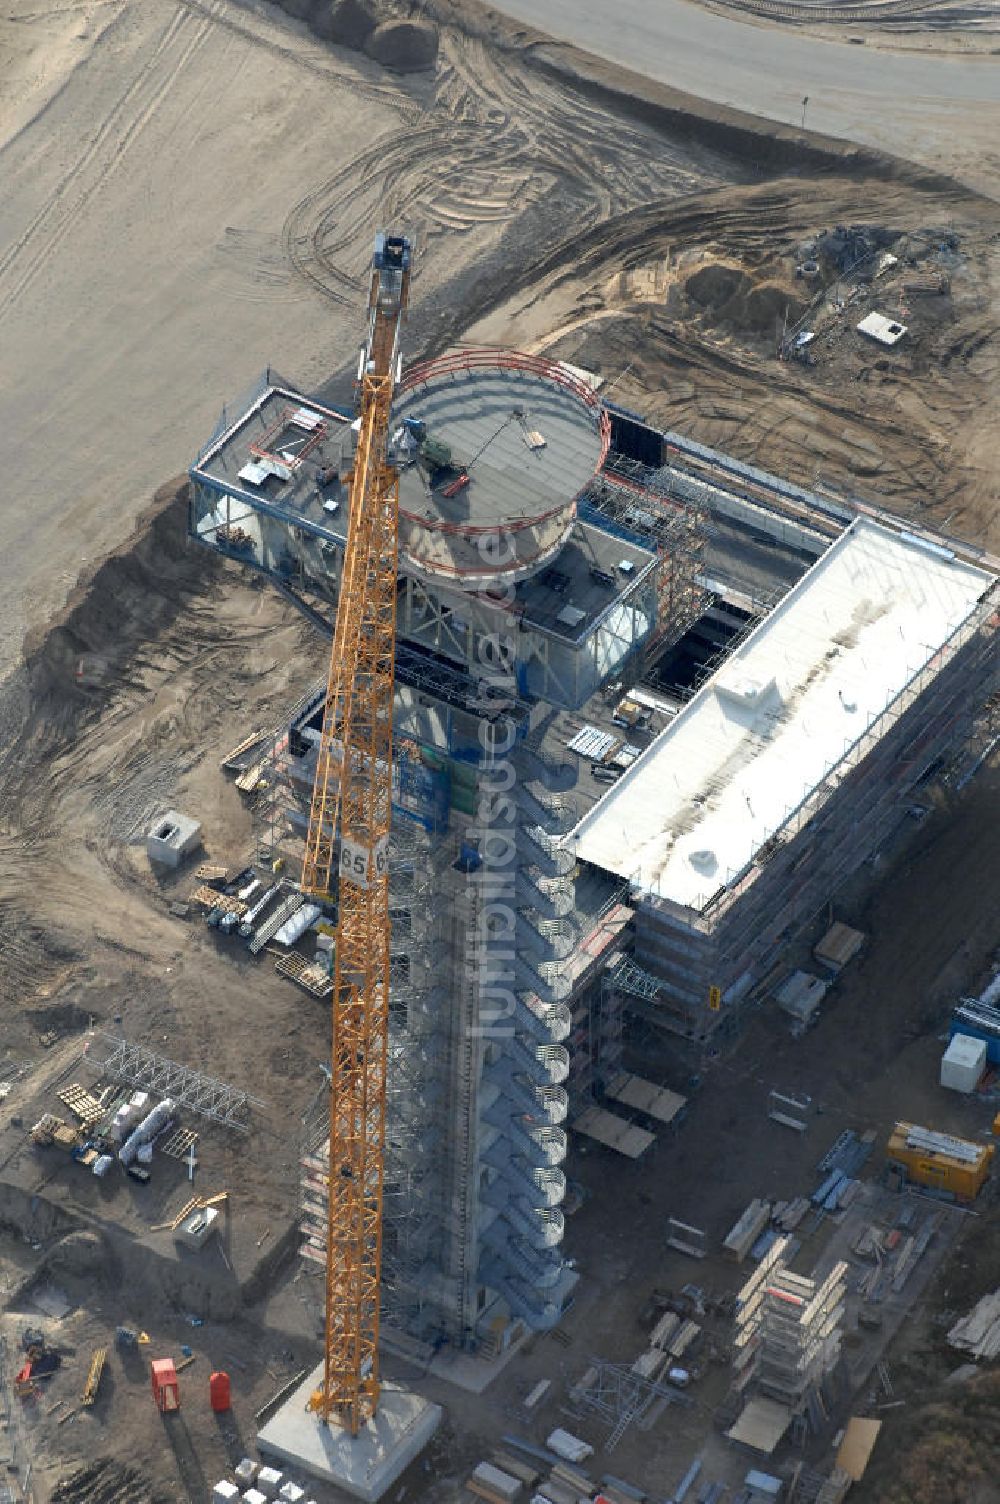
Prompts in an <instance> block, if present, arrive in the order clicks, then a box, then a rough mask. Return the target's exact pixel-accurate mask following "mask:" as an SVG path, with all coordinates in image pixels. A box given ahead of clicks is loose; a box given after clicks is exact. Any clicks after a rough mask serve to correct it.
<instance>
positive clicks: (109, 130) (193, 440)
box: [0, 0, 739, 674]
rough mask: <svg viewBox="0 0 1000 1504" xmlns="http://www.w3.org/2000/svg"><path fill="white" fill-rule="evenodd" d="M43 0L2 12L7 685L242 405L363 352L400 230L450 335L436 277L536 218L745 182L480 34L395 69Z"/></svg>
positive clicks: (261, 33)
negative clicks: (371, 258) (417, 66)
mask: <svg viewBox="0 0 1000 1504" xmlns="http://www.w3.org/2000/svg"><path fill="white" fill-rule="evenodd" d="M34 5H35V0H10V4H8V6H7V7H6V8H5V12H4V18H3V20H2V21H0V45H2V47H3V50H4V59H5V61H6V64H7V75H8V77H9V79H10V80H11V82H12V87H11V88H10V89H9V90H7V91H5V96H4V98H5V103H4V105H3V113H2V114H0V174H2V178H3V183H4V194H3V199H2V202H0V341H2V349H3V358H2V363H0V366H2V370H0V473H2V474H3V477H4V496H5V503H6V504H5V505H4V507H3V509H2V512H0V556H2V558H3V560H4V589H3V592H2V596H0V674H2V673H3V672H4V671H5V670H6V669H9V667H10V666H11V664H12V663H13V662H14V661H15V660H16V658H17V654H18V649H19V647H20V643H21V641H22V638H23V636H24V632H25V629H26V628H30V627H33V626H34V627H37V626H38V625H39V624H41V623H42V622H44V621H45V620H46V619H47V618H48V616H49V614H50V613H51V611H52V609H53V608H55V607H57V606H58V605H60V604H61V602H62V600H63V599H65V596H66V595H67V593H68V591H69V589H70V588H71V587H72V585H73V584H74V583H75V581H76V579H77V577H78V574H79V572H80V570H81V568H82V567H83V566H85V565H86V564H88V563H89V562H93V561H94V560H96V559H99V558H101V557H102V556H103V555H104V553H105V552H106V551H107V550H108V549H109V548H110V547H112V546H114V545H115V544H116V543H117V542H118V541H120V539H121V537H122V536H123V534H127V532H128V530H129V529H130V527H131V524H132V520H133V518H134V516H135V515H136V512H137V511H138V509H139V508H141V506H142V505H143V504H144V502H145V499H146V498H148V496H149V495H150V494H151V492H152V491H153V490H154V489H155V487H156V485H158V484H159V483H160V482H161V481H162V480H163V478H164V476H169V475H175V474H177V473H178V472H179V471H181V470H182V469H183V468H184V467H185V466H186V465H187V464H188V463H189V461H190V460H191V458H192V457H193V456H194V454H195V452H196V450H197V448H198V446H199V445H200V444H201V443H203V442H204V441H205V440H206V439H207V438H208V437H209V435H210V433H211V431H212V428H213V425H214V424H215V421H216V419H217V417H218V415H219V412H220V408H221V406H222V403H223V402H224V401H225V400H227V399H231V398H232V397H234V396H235V395H236V394H237V393H239V392H240V391H241V390H243V389H244V388H246V387H247V386H249V385H250V384H252V383H253V382H254V381H255V380H256V379H257V377H258V376H259V374H260V373H261V372H262V371H263V369H264V368H265V366H266V365H267V364H268V363H270V364H271V365H272V366H273V367H274V368H276V369H277V370H278V371H279V372H282V373H284V374H286V375H288V376H289V377H290V378H291V379H294V380H296V381H298V382H300V383H302V384H303V385H305V386H306V387H307V388H309V387H313V386H315V385H318V384H319V383H320V382H321V380H322V379H323V378H325V377H327V376H329V375H330V373H331V372H333V371H335V370H336V369H338V368H339V367H340V366H342V365H343V364H344V362H345V361H347V360H350V359H351V352H352V351H353V349H354V347H355V343H356V339H357V336H358V327H359V326H358V307H359V306H360V305H359V288H360V281H359V277H360V274H361V272H362V270H363V266H364V263H365V258H366V255H367V253H368V248H369V246H370V237H371V234H372V227H373V226H374V225H376V224H377V223H378V222H379V221H380V220H381V219H384V218H389V219H391V220H392V221H393V222H394V223H401V224H403V225H404V226H405V227H406V228H407V230H408V231H409V232H410V233H411V234H413V235H414V236H415V237H416V239H417V242H418V245H419V247H420V251H421V255H420V258H419V266H418V271H417V284H418V285H417V287H416V288H415V293H416V294H417V295H418V297H419V300H420V301H421V303H422V304H423V305H424V307H425V310H426V313H425V318H424V336H425V337H427V338H431V339H433V338H434V337H435V334H436V333H438V332H439V330H440V328H441V327H442V322H443V321H444V322H447V320H448V319H449V318H452V317H453V316H454V308H453V307H451V306H450V305H449V304H448V303H447V302H443V303H442V305H441V307H440V308H436V307H435V306H434V304H433V299H434V294H435V290H436V289H440V288H443V287H444V285H445V284H446V283H448V282H449V281H450V280H453V279H454V278H455V277H456V276H459V275H460V274H461V273H462V271H463V269H468V268H470V267H472V266H473V265H474V264H476V265H479V264H481V263H483V261H484V258H486V259H488V258H489V256H490V255H491V254H495V253H496V251H497V248H498V246H499V245H500V242H501V239H502V238H503V237H504V235H505V234H507V232H508V231H510V230H511V229H512V227H514V231H515V239H516V238H517V234H519V233H521V229H520V227H522V226H525V227H527V226H530V225H531V224H532V223H533V221H532V218H531V216H532V213H533V212H534V214H535V215H536V216H538V215H541V214H544V216H545V218H546V219H547V222H548V223H549V224H551V223H554V222H557V221H560V220H561V221H562V222H565V223H567V224H569V223H573V222H579V221H581V220H582V221H583V222H593V221H594V220H595V219H599V218H603V217H605V216H607V215H608V214H612V213H615V212H620V211H621V210H623V209H625V208H627V207H629V206H630V205H632V204H636V203H639V202H642V201H644V199H645V198H647V197H648V196H650V195H651V194H654V195H663V194H667V195H674V196H676V195H679V194H685V193H690V192H693V191H695V190H697V189H698V188H700V187H702V186H703V185H704V184H706V183H715V182H719V181H722V180H726V179H727V178H728V179H731V178H732V177H733V176H734V175H738V173H739V168H738V167H734V164H733V163H732V162H731V161H728V160H727V159H726V158H725V157H724V156H720V157H715V156H714V155H713V153H712V152H711V151H709V150H707V149H703V148H701V147H699V146H698V145H697V144H696V143H691V142H688V141H682V142H680V143H674V142H671V141H670V140H669V139H668V138H666V137H665V136H663V135H662V133H658V132H656V131H654V130H652V129H647V128H645V127H643V126H641V125H638V124H634V123H629V122H627V121H623V120H618V119H615V118H609V117H608V114H607V112H606V111H605V110H604V109H602V108H600V107H598V106H597V105H595V104H589V103H587V102H586V101H585V100H582V99H578V98H572V99H571V98H570V97H569V91H568V90H567V88H566V87H565V86H563V85H562V84H560V83H558V82H552V81H548V80H546V79H544V78H532V79H530V80H529V81H526V79H525V78H524V76H522V74H523V70H522V72H521V73H519V72H518V69H517V67H516V65H515V63H514V61H512V60H511V59H509V58H508V59H506V60H505V59H503V58H502V57H499V58H498V57H495V56H494V55H492V54H491V53H490V52H489V51H488V50H487V49H486V48H485V47H484V46H483V44H482V42H480V41H478V40H476V39H473V38H464V37H461V36H452V37H450V38H446V39H445V43H444V46H443V49H442V58H441V60H440V62H439V65H438V68H437V70H436V72H435V73H433V74H426V75H414V76H411V77H409V78H406V79H398V78H394V77H393V76H392V75H389V74H386V73H385V72H384V71H382V70H381V69H379V68H378V67H377V66H376V65H375V64H373V63H370V62H368V61H367V60H366V59H364V58H363V57H361V56H360V55H359V54H355V53H351V52H347V51H344V50H335V49H331V48H328V47H325V46H323V45H322V44H320V43H319V42H317V41H316V40H315V38H312V37H311V36H310V35H309V34H308V33H307V32H306V30H305V29H304V28H303V27H302V26H301V25H299V24H297V23H294V22H289V21H288V20H287V18H286V17H284V16H283V15H281V13H280V12H278V11H276V10H274V9H271V8H269V7H268V6H266V5H264V4H260V5H243V4H238V3H235V0H79V3H77V4H69V5H64V6H63V7H62V8H59V9H53V10H50V11H45V12H39V11H37V10H36V9H35V8H34ZM536 232H537V224H536ZM536 232H533V233H536ZM524 235H525V236H528V230H527V229H525V231H524ZM524 243H525V244H526V245H528V248H529V250H530V252H531V253H532V254H537V253H538V250H539V245H540V242H539V241H538V240H537V238H536V239H534V240H530V241H529V240H528V239H525V242H524ZM507 254H508V252H507V251H506V250H505V252H504V256H503V257H501V258H500V261H499V263H498V264H497V265H495V266H494V267H493V268H492V270H491V272H490V275H492V276H498V275H503V272H504V264H505V257H506V256H507ZM481 288H482V284H480V290H481Z"/></svg>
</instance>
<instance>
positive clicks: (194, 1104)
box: [92, 1034, 263, 1133]
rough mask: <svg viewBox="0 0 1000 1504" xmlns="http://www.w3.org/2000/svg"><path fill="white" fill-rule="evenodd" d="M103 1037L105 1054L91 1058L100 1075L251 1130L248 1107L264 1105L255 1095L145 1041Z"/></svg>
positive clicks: (225, 1125)
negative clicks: (170, 1057)
mask: <svg viewBox="0 0 1000 1504" xmlns="http://www.w3.org/2000/svg"><path fill="white" fill-rule="evenodd" d="M102 1038H103V1039H105V1040H106V1041H107V1044H108V1046H109V1048H108V1054H107V1056H106V1058H105V1059H104V1060H103V1061H101V1062H100V1063H97V1062H92V1066H93V1069H94V1070H95V1071H97V1072H98V1074H99V1075H101V1076H110V1077H111V1078H112V1079H113V1080H116V1081H125V1082H127V1084H128V1085H129V1086H137V1087H142V1088H143V1089H144V1090H146V1091H150V1092H154V1093H156V1094H157V1095H158V1096H161V1097H170V1098H171V1100H172V1101H174V1102H176V1103H177V1105H178V1106H179V1107H190V1109H191V1111H192V1112H198V1113H200V1114H201V1116H202V1117H205V1118H211V1120H212V1122H213V1123H221V1124H222V1125H223V1126H224V1127H226V1128H238V1129H239V1130H240V1132H241V1133H248V1132H249V1131H250V1124H249V1122H248V1121H247V1119H248V1117H249V1114H250V1108H251V1107H261V1106H263V1103H262V1102H261V1101H260V1100H259V1099H258V1098H257V1097H251V1096H250V1095H249V1094H248V1093H247V1092H245V1091H237V1089H236V1088H235V1087H233V1086H227V1085H226V1083H225V1081H216V1080H215V1078H214V1077H212V1076H203V1075H202V1074H201V1073H200V1071H192V1070H189V1069H188V1067H187V1066H186V1065H178V1064H177V1062H176V1060H167V1059H166V1057H165V1056H163V1055H156V1054H154V1053H153V1051H152V1050H147V1049H146V1048H145V1046H144V1045H141V1044H130V1043H129V1041H128V1040H127V1039H117V1038H116V1037H115V1036H114V1035H113V1034H105V1035H102Z"/></svg>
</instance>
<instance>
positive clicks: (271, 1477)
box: [257, 1467, 284, 1499]
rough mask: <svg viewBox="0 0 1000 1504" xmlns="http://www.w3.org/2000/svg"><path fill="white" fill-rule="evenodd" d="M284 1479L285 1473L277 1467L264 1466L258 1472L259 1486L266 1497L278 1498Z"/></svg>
mask: <svg viewBox="0 0 1000 1504" xmlns="http://www.w3.org/2000/svg"><path fill="white" fill-rule="evenodd" d="M283 1481H284V1477H283V1474H281V1473H279V1472H278V1469H277V1468H276V1467H262V1468H261V1470H260V1472H259V1473H258V1474H257V1487H258V1488H259V1489H260V1491H261V1493H262V1494H263V1495H264V1498H265V1499H276V1498H277V1497H278V1489H279V1488H280V1487H281V1485H282V1483H283Z"/></svg>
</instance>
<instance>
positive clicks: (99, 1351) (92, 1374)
mask: <svg viewBox="0 0 1000 1504" xmlns="http://www.w3.org/2000/svg"><path fill="white" fill-rule="evenodd" d="M107 1361H108V1350H107V1348H106V1347H95V1348H94V1353H93V1357H92V1358H91V1360H90V1370H89V1372H88V1374H87V1382H86V1384H85V1385H84V1386H83V1394H82V1395H81V1396H80V1403H81V1404H83V1405H92V1404H93V1403H94V1401H95V1400H96V1398H97V1391H98V1389H99V1388H100V1385H101V1374H102V1373H103V1372H104V1365H105V1363H106V1362H107Z"/></svg>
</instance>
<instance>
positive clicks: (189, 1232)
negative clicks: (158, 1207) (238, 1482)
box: [174, 1206, 254, 1483]
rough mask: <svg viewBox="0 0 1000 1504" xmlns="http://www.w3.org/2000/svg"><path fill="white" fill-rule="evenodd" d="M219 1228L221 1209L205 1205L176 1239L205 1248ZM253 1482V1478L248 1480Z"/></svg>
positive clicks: (185, 1219) (186, 1219) (193, 1215)
mask: <svg viewBox="0 0 1000 1504" xmlns="http://www.w3.org/2000/svg"><path fill="white" fill-rule="evenodd" d="M218 1230H219V1209H218V1207H216V1206H205V1207H202V1208H201V1210H200V1211H196V1212H192V1213H191V1215H190V1216H189V1217H185V1218H184V1221H183V1222H182V1223H181V1225H180V1227H178V1229H177V1231H176V1232H175V1233H174V1239H175V1241H176V1242H178V1243H183V1244H184V1245H185V1247H186V1248H194V1249H199V1248H204V1246H205V1244H206V1243H207V1242H208V1240H209V1238H210V1237H211V1236H212V1234H213V1233H216V1232H218ZM247 1481H248V1482H250V1483H252V1482H253V1481H254V1480H253V1479H252V1478H250V1479H248V1480H247Z"/></svg>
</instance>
